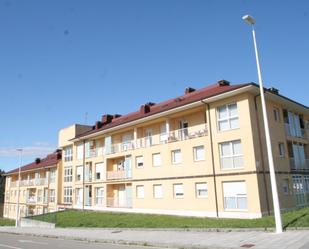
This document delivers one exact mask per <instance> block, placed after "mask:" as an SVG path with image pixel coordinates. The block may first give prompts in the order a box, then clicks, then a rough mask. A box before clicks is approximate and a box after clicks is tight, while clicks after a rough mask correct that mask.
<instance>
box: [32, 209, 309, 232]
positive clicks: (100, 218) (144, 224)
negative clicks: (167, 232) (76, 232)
mask: <svg viewBox="0 0 309 249" xmlns="http://www.w3.org/2000/svg"><path fill="white" fill-rule="evenodd" d="M33 218H34V219H37V220H43V221H47V222H53V223H56V226H57V227H105V228H272V227H274V226H275V222H274V218H273V216H266V217H263V218H259V219H215V218H195V217H182V216H171V215H151V214H132V213H115V212H96V211H78V210H69V211H62V212H57V213H53V214H46V215H40V216H36V217H33ZM282 218H283V224H284V227H285V228H287V227H308V228H309V207H307V208H302V209H299V210H295V211H291V212H287V213H284V214H283V215H282Z"/></svg>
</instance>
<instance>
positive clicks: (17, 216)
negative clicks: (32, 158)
mask: <svg viewBox="0 0 309 249" xmlns="http://www.w3.org/2000/svg"><path fill="white" fill-rule="evenodd" d="M17 151H19V152H20V165H19V169H18V186H17V207H16V220H15V227H18V226H19V196H20V171H21V166H22V162H23V161H22V158H23V149H17Z"/></svg>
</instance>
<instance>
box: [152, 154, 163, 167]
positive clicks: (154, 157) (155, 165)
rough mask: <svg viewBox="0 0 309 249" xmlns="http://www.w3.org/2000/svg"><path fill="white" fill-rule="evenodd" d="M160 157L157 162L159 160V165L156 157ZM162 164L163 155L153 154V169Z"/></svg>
mask: <svg viewBox="0 0 309 249" xmlns="http://www.w3.org/2000/svg"><path fill="white" fill-rule="evenodd" d="M157 156H158V158H157V160H158V163H156V162H157V160H156V157H157ZM161 164H162V160H161V153H160V152H158V153H153V154H152V166H153V167H160V166H161Z"/></svg>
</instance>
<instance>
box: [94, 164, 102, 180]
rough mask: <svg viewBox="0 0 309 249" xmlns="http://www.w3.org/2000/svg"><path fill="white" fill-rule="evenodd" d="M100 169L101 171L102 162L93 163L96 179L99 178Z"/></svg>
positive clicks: (100, 174)
mask: <svg viewBox="0 0 309 249" xmlns="http://www.w3.org/2000/svg"><path fill="white" fill-rule="evenodd" d="M102 171H103V163H96V165H95V179H96V180H101V176H102Z"/></svg>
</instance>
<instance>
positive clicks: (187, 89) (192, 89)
mask: <svg viewBox="0 0 309 249" xmlns="http://www.w3.org/2000/svg"><path fill="white" fill-rule="evenodd" d="M194 91H195V89H194V88H192V87H187V88H186V90H185V94H188V93H192V92H194Z"/></svg>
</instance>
